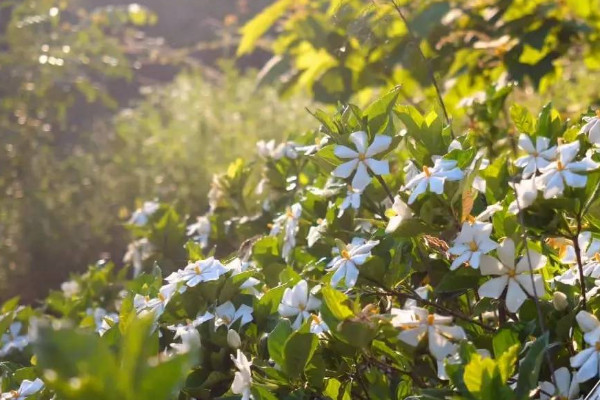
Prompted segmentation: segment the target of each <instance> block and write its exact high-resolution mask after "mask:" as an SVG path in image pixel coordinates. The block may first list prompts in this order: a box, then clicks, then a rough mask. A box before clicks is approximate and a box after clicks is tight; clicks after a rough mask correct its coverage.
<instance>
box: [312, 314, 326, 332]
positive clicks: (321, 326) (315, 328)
mask: <svg viewBox="0 0 600 400" xmlns="http://www.w3.org/2000/svg"><path fill="white" fill-rule="evenodd" d="M325 332H329V326H327V324H326V323H325V321H323V318H322V317H321V314H319V315H316V314H311V315H310V333H314V334H315V335H322V334H324V333H325Z"/></svg>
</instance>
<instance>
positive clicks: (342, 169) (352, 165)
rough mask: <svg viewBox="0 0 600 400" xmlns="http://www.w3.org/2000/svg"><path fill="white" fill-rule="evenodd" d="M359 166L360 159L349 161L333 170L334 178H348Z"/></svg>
mask: <svg viewBox="0 0 600 400" xmlns="http://www.w3.org/2000/svg"><path fill="white" fill-rule="evenodd" d="M357 164H358V158H355V159H354V160H350V161H347V162H345V163H343V164H341V165H339V166H338V167H337V168H336V169H334V170H333V176H337V177H338V178H348V177H349V176H350V175H352V171H354V170H355V169H356V166H357Z"/></svg>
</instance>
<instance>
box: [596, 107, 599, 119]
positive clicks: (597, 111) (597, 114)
mask: <svg viewBox="0 0 600 400" xmlns="http://www.w3.org/2000/svg"><path fill="white" fill-rule="evenodd" d="M596 117H598V118H600V108H599V109H597V110H596Z"/></svg>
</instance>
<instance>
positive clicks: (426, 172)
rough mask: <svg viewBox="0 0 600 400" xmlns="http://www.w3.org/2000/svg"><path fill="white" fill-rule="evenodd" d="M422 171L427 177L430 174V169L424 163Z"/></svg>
mask: <svg viewBox="0 0 600 400" xmlns="http://www.w3.org/2000/svg"><path fill="white" fill-rule="evenodd" d="M423 173H424V174H425V176H426V177H428V178H429V177H430V176H431V171H430V170H429V167H427V166H426V165H423Z"/></svg>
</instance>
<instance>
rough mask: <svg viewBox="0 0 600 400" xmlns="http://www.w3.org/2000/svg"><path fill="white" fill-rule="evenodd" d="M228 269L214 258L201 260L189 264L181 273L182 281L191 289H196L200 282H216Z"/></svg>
mask: <svg viewBox="0 0 600 400" xmlns="http://www.w3.org/2000/svg"><path fill="white" fill-rule="evenodd" d="M226 272H227V269H226V268H225V267H224V266H223V264H221V263H220V262H219V261H218V260H215V258H214V257H209V258H207V259H206V260H199V261H196V262H194V263H191V264H188V265H187V266H186V267H185V268H184V269H183V271H182V272H181V273H180V277H181V279H182V281H184V282H185V283H186V285H188V286H189V287H194V286H196V285H197V284H199V283H200V282H208V281H216V280H217V279H219V277H220V276H221V275H223V274H224V273H226Z"/></svg>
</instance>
